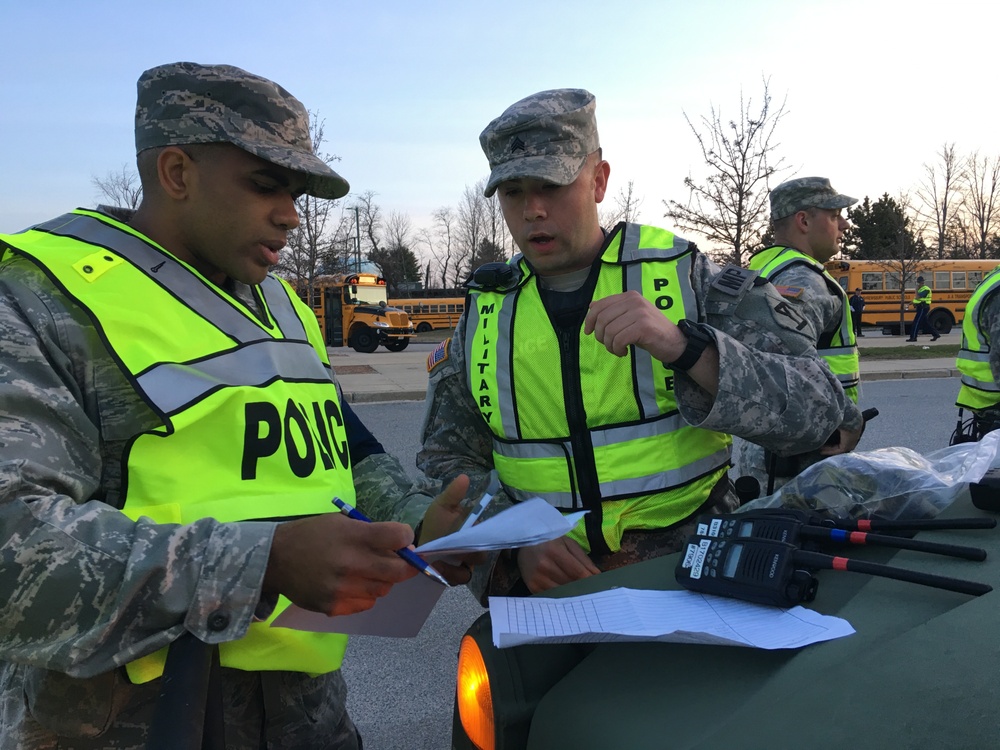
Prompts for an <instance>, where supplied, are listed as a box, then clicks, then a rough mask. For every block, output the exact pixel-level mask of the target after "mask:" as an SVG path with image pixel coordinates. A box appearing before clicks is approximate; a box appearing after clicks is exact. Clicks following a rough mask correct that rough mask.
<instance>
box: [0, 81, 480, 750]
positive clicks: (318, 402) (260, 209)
mask: <svg viewBox="0 0 1000 750" xmlns="http://www.w3.org/2000/svg"><path fill="white" fill-rule="evenodd" d="M309 132H310V131H309V120H308V117H307V114H306V110H305V108H304V107H303V105H302V104H301V102H299V101H298V100H297V99H295V98H294V97H293V96H292V95H291V94H289V93H288V92H287V91H286V90H285V89H283V88H282V87H281V86H279V85H277V84H275V83H273V82H271V81H268V80H266V79H264V78H260V77H259V76H255V75H253V74H251V73H247V72H246V71H244V70H240V69H239V68H235V67H232V66H228V65H214V66H205V65H199V64H196V63H175V64H169V65H162V66H159V67H156V68H152V69H150V70H147V71H146V72H145V73H143V75H142V76H141V77H140V78H139V81H138V102H137V106H136V117H135V140H136V151H137V162H138V169H139V177H140V179H141V181H142V189H143V196H142V203H141V205H140V206H139V208H138V210H136V211H130V210H125V209H116V208H107V207H102V208H100V209H98V210H83V209H77V210H75V211H71V212H70V213H67V214H65V215H63V216H60V217H58V218H56V219H53V220H51V221H48V222H45V223H44V224H41V225H38V226H35V227H32V228H30V229H28V230H25V231H23V232H20V233H18V234H7V235H0V341H2V342H3V345H2V346H0V446H2V451H0V550H2V553H0V560H2V561H0V591H3V603H2V606H0V748H3V750H15V749H16V750H42V749H44V750H55V748H57V747H59V748H111V747H113V748H118V749H119V750H139V749H140V748H144V747H145V746H146V743H147V740H148V739H149V734H150V731H149V727H150V723H151V721H152V718H153V712H154V710H155V709H156V707H157V706H158V705H162V704H158V700H157V696H158V694H159V692H160V689H161V687H163V686H166V687H167V688H171V689H172V686H173V685H174V684H175V683H176V682H177V677H178V675H177V674H174V675H173V679H166V678H163V679H161V675H162V674H163V672H164V654H165V652H166V651H167V647H168V646H171V644H176V643H180V644H181V645H185V646H187V645H194V646H196V644H197V642H198V641H200V642H202V643H204V644H213V645H215V644H218V645H219V648H218V654H219V657H220V659H221V668H219V669H218V670H217V671H218V674H219V679H218V684H217V687H218V690H217V691H215V690H213V695H212V698H210V700H209V701H208V703H209V705H210V706H218V709H219V710H218V711H214V712H210V713H212V714H214V720H217V721H218V723H219V724H221V725H222V726H223V727H224V731H225V743H226V746H227V747H232V748H264V747H267V748H270V749H272V750H274V749H276V748H288V749H289V750H291V749H292V748H295V749H296V750H298V749H300V748H336V749H337V750H357V748H360V746H361V740H360V738H359V736H358V733H357V731H356V729H355V727H354V725H353V723H352V722H351V719H350V717H349V716H348V713H347V708H346V690H347V688H346V686H345V684H344V679H343V677H342V676H341V672H340V669H339V667H340V663H341V659H342V656H343V653H344V648H345V646H346V636H342V635H337V634H333V633H305V632H301V631H296V630H290V629H287V628H272V627H270V624H269V621H270V620H271V619H272V618H273V617H274V616H276V615H277V614H278V613H279V612H280V611H282V610H283V609H285V608H286V607H287V606H288V604H289V601H291V602H294V603H295V604H298V605H299V606H301V607H304V608H306V609H310V610H315V611H319V612H323V613H326V614H349V613H353V612H359V611H362V610H365V609H368V608H370V607H372V606H373V605H374V603H375V601H376V599H377V598H378V597H380V596H383V595H385V594H386V593H387V592H388V591H389V590H390V588H391V587H392V586H393V585H394V584H397V583H400V582H401V581H404V580H406V579H408V578H410V577H411V576H413V575H414V574H415V570H414V568H413V567H411V566H410V565H408V564H407V563H406V562H404V561H403V560H402V559H400V557H399V556H398V555H397V554H396V550H399V549H400V548H402V547H405V546H407V545H409V544H410V543H411V542H412V541H413V530H412V529H411V527H410V525H407V524H404V523H396V522H375V523H370V524H369V523H364V522H362V521H358V520H353V519H351V518H348V517H347V516H346V515H344V514H341V513H339V512H336V509H335V508H334V506H333V505H331V499H332V498H333V497H334V496H338V495H339V496H340V497H341V498H343V499H344V500H345V501H347V502H348V503H352V504H357V505H358V506H360V507H361V508H362V509H363V511H364V512H366V513H367V514H368V515H370V516H372V517H374V518H376V519H383V520H388V519H390V518H392V517H393V516H394V515H395V514H394V512H393V511H394V508H396V507H397V506H400V505H401V501H402V500H403V499H404V497H405V498H406V503H407V504H408V505H407V507H408V508H409V509H410V510H411V511H412V515H411V517H410V518H408V519H406V520H408V521H409V523H411V524H413V525H415V524H416V523H417V522H418V521H420V520H421V517H423V523H424V526H425V527H428V528H430V529H431V530H432V531H433V529H438V532H437V534H440V533H441V531H440V530H441V529H442V528H445V527H448V526H449V524H451V523H452V522H457V521H458V520H459V518H460V516H461V511H460V510H459V509H458V502H459V501H460V500H461V498H462V497H463V495H464V494H465V491H466V489H467V487H468V480H467V479H465V478H464V477H463V478H458V479H456V481H455V482H454V483H453V485H452V486H451V487H450V488H449V490H448V491H447V492H446V493H444V494H443V495H441V496H440V498H439V499H438V500H437V501H435V502H434V503H433V504H431V499H430V498H429V497H426V496H421V497H417V496H408V492H409V485H410V482H409V480H408V479H407V477H406V473H405V472H404V471H403V470H402V467H401V466H400V465H399V462H398V461H396V460H395V459H394V458H393V457H392V456H389V455H388V454H386V453H385V451H384V450H383V448H382V446H381V445H380V444H379V443H378V441H377V440H376V439H375V438H374V436H373V435H372V434H371V433H370V432H369V431H368V430H367V429H366V428H365V426H364V425H363V424H362V423H361V421H360V420H359V419H358V417H357V416H356V415H355V414H354V412H353V411H352V410H351V409H350V406H349V405H348V404H347V403H346V402H344V401H343V400H342V399H341V397H340V395H339V393H338V388H337V386H336V383H335V381H334V380H333V376H332V371H331V367H330V363H329V358H328V355H327V352H326V347H325V345H324V344H323V341H322V337H321V335H320V331H319V326H318V325H317V321H316V316H315V315H314V314H313V312H312V310H311V309H310V308H309V307H307V306H306V305H304V304H303V303H302V302H301V301H300V300H299V299H298V296H297V295H296V294H295V292H294V291H293V290H292V289H291V288H290V287H289V285H288V284H287V283H285V282H284V281H282V280H280V279H279V278H278V277H276V276H273V275H271V274H269V273H268V269H269V268H270V267H271V266H273V265H274V264H276V263H277V262H278V257H279V253H280V252H281V250H282V248H283V246H284V245H285V243H286V241H287V240H288V235H289V232H291V231H292V230H294V229H295V228H296V227H297V226H298V223H299V217H298V214H297V211H296V205H295V199H296V198H298V197H299V196H300V195H303V194H308V195H313V196H316V197H319V198H328V199H333V198H339V197H342V196H343V195H345V194H346V193H347V192H348V189H349V188H348V184H347V182H346V181H345V180H344V179H343V178H342V177H341V176H340V175H338V174H337V173H336V172H334V171H333V170H332V169H330V167H329V166H327V164H326V163H324V162H323V161H322V160H320V159H318V158H317V157H316V156H315V155H314V153H313V149H312V143H311V140H310V137H309ZM428 504H431V507H430V509H429V510H428V511H427V514H426V515H424V510H425V509H427V506H428ZM452 525H453V524H452ZM444 570H445V571H446V572H447V573H448V574H449V575H452V576H454V581H455V582H456V583H465V582H466V581H468V580H469V576H470V575H471V571H469V570H468V569H464V570H463V569H461V568H459V567H454V568H451V569H449V568H445V569H444ZM171 651H172V653H173V654H180V653H181V652H180V651H178V650H176V649H171ZM195 651H196V654H195V656H197V653H211V650H210V649H207V648H205V647H197V646H196V649H195ZM208 663H209V662H208V661H204V662H202V660H201V659H200V658H194V659H193V660H191V663H190V664H182V666H192V665H199V668H200V665H202V664H205V665H207V664H208ZM196 671H197V670H196ZM213 671H216V670H213ZM161 683H162V684H161ZM182 684H183V683H182ZM183 698H184V699H188V701H189V703H182V705H184V708H183V710H184V712H185V715H183V716H182V715H177V716H175V717H172V716H170V715H167V716H165V717H164V719H163V721H164V722H165V723H164V725H163V726H162V727H161V729H165V730H167V731H172V730H174V729H176V728H181V727H186V726H188V725H189V722H187V721H185V720H186V719H187V718H188V716H187V714H188V713H189V712H191V713H194V712H196V711H197V709H198V706H197V705H196V701H197V699H196V698H195V696H193V695H191V696H187V695H185V696H183ZM216 699H217V701H216ZM201 703H202V705H203V706H204V705H205V702H204V701H202V702H201ZM220 714H221V715H220ZM193 726H194V730H195V731H197V730H200V726H199V725H198V724H197V723H195V724H194V725H193ZM159 739H160V740H161V741H163V742H164V743H165V744H170V743H169V742H167V741H166V740H165V739H164V737H162V736H161V737H159ZM196 741H197V740H196V738H194V737H192V736H190V735H189V736H186V737H184V738H176V742H175V743H173V744H172V746H173V747H178V748H181V747H185V748H188V747H201V744H200V742H199V743H198V744H197V745H196V744H191V743H192V742H196Z"/></svg>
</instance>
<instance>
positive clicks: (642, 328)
mask: <svg viewBox="0 0 1000 750" xmlns="http://www.w3.org/2000/svg"><path fill="white" fill-rule="evenodd" d="M596 106H597V105H596V99H595V97H594V95H593V94H591V93H590V92H588V91H585V90H583V89H554V90H549V91H541V92H539V93H536V94H532V95H531V96H528V97H526V98H524V99H522V100H520V101H518V102H516V103H514V104H512V105H511V106H510V107H508V108H507V109H506V110H505V111H504V112H503V113H502V114H501V115H499V116H498V117H497V118H496V119H494V120H493V121H492V122H490V124H489V125H487V126H486V128H485V129H484V130H483V132H482V133H481V134H480V136H479V142H480V145H481V146H482V149H483V152H484V153H485V155H486V158H487V160H488V162H489V166H490V170H491V172H490V176H489V179H488V181H487V183H486V189H485V195H486V196H487V197H490V196H492V195H494V193H495V194H496V196H497V198H498V199H499V202H500V207H501V209H502V210H503V214H504V220H505V221H506V223H507V227H508V228H509V229H510V232H511V235H512V237H513V238H514V242H515V243H516V244H517V247H518V249H519V250H520V253H519V254H518V255H516V256H515V257H514V258H513V259H512V260H511V261H510V263H503V264H496V263H495V264H487V265H486V266H483V267H481V268H479V269H478V270H477V271H476V272H475V273H474V274H473V277H472V280H471V286H470V303H469V305H468V307H467V309H466V311H465V314H464V315H463V316H462V318H461V320H460V321H459V323H458V326H457V327H456V329H455V334H454V336H453V337H452V338H451V339H450V340H449V341H447V342H444V343H442V345H441V346H440V347H439V348H438V350H437V351H435V352H434V353H433V354H432V356H431V357H430V358H429V359H428V367H429V370H430V382H429V388H428V396H427V399H428V406H427V418H426V421H425V426H424V432H423V448H422V450H421V452H420V453H419V454H418V466H420V467H421V468H422V469H423V470H424V471H425V472H426V473H427V474H428V476H431V477H436V478H440V479H443V478H445V477H450V476H454V475H455V474H457V473H460V472H461V473H466V474H469V475H470V479H472V480H473V485H474V487H476V488H477V489H478V488H479V487H481V486H483V485H485V484H486V482H487V479H488V477H489V475H490V472H491V470H493V469H495V470H496V473H497V475H498V476H499V480H500V484H501V490H500V491H499V492H497V493H495V495H496V499H495V500H494V501H493V503H492V505H491V506H490V507H489V508H488V510H487V512H489V513H493V512H497V511H499V510H500V509H502V508H506V507H510V506H511V504H512V503H516V502H521V501H524V500H528V499H530V498H532V497H541V498H543V499H544V500H546V501H547V502H549V503H551V504H552V505H553V506H554V507H556V508H558V509H559V510H561V511H564V512H571V511H574V510H587V511H589V512H588V513H587V515H586V516H585V517H584V519H583V520H581V521H580V522H579V523H578V524H577V526H576V527H575V528H574V529H573V530H572V531H571V532H570V533H569V534H567V535H566V536H564V537H562V538H560V539H557V540H553V541H551V542H546V543H543V544H539V545H535V546H531V547H522V548H520V549H519V550H517V551H516V553H515V552H514V551H510V550H508V551H505V552H503V553H501V554H499V555H497V556H495V558H494V560H493V562H494V565H493V567H492V568H489V567H488V566H479V567H478V568H477V569H476V571H477V572H476V575H475V576H474V578H473V585H472V588H473V590H474V592H475V593H476V594H477V595H478V596H480V597H481V600H484V599H483V598H484V597H485V596H486V595H490V594H510V593H521V594H527V593H529V592H538V591H545V590H547V589H550V588H552V587H553V586H558V585H560V584H564V583H567V582H570V581H574V580H577V579H580V578H584V577H587V576H591V575H595V574H598V573H600V572H601V571H604V570H610V569H612V568H618V567H621V566H623V565H628V564H630V563H634V562H638V561H640V560H645V559H650V558H652V557H655V556H657V555H663V554H667V553H670V552H674V551H677V550H678V549H680V548H681V546H682V545H683V544H684V542H685V540H686V538H687V535H688V534H689V533H690V532H691V531H692V530H693V529H694V520H693V519H694V518H695V517H696V516H698V515H699V514H701V513H720V512H726V511H729V510H732V509H734V508H735V507H736V506H737V499H736V496H735V494H734V492H733V488H732V484H731V482H730V481H729V478H728V468H729V462H730V450H729V449H730V437H729V434H730V433H731V434H738V435H742V436H743V437H746V438H748V439H751V440H760V441H762V442H763V443H765V444H766V445H768V447H770V448H773V449H775V450H779V451H790V450H792V449H793V448H794V447H796V446H799V447H802V448H805V449H808V448H818V447H819V446H821V445H822V444H823V441H824V440H826V438H827V437H828V436H829V435H830V434H831V433H833V432H835V431H836V430H837V427H838V426H840V425H841V424H842V422H843V417H844V413H845V410H846V409H847V404H848V403H849V399H848V398H847V396H846V395H845V394H844V390H843V387H842V386H841V385H840V383H839V382H838V381H837V379H836V378H835V377H834V376H833V375H832V374H831V373H830V370H829V368H828V367H827V366H826V365H825V364H823V363H822V361H821V360H819V359H818V358H817V357H816V351H815V349H814V348H813V347H812V345H811V343H810V342H809V340H808V338H807V337H806V336H805V335H804V334H803V332H802V330H801V329H803V328H805V327H807V323H806V322H805V321H804V320H803V319H802V317H801V316H800V315H799V314H798V313H797V311H796V310H794V309H792V306H791V305H789V304H788V303H787V302H786V301H785V300H783V299H782V298H781V296H780V295H778V294H777V292H776V291H775V290H774V288H773V287H772V286H771V285H770V284H767V283H766V282H762V281H761V280H760V279H759V277H758V276H757V274H756V273H753V272H749V271H746V270H745V269H741V268H738V267H736V266H729V267H727V268H725V269H720V268H719V267H718V266H716V265H715V264H714V263H713V262H712V261H711V260H709V259H708V258H707V257H706V256H705V255H704V254H703V253H701V252H700V251H698V249H697V248H696V247H695V246H694V244H693V243H691V242H688V241H687V240H685V239H683V238H681V237H678V236H677V235H675V234H674V233H673V232H670V231H668V230H666V229H660V228H658V227H654V226H648V225H640V224H632V223H624V222H623V223H620V224H618V225H617V226H614V227H606V228H602V227H601V224H600V220H599V218H598V210H597V209H598V204H599V203H600V202H601V201H602V200H603V199H604V196H605V194H606V191H607V188H608V179H609V174H610V171H611V168H610V166H609V164H608V162H607V161H605V160H604V158H603V156H602V151H601V144H600V139H599V137H598V130H597V120H596V115H595V110H596ZM851 427H853V425H851ZM484 603H485V600H484Z"/></svg>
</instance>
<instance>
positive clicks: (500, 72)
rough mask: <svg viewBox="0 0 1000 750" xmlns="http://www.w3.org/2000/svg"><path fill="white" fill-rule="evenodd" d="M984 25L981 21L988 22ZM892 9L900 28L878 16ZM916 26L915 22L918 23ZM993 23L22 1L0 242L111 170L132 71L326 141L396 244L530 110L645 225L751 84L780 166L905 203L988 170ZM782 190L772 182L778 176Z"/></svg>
mask: <svg viewBox="0 0 1000 750" xmlns="http://www.w3.org/2000/svg"><path fill="white" fill-rule="evenodd" d="M991 6H992V8H993V9H989V10H986V9H985V8H987V7H991ZM900 7H903V8H905V10H904V11H903V13H905V15H904V16H900V15H899V14H898V11H897V10H896V9H897V8H900ZM924 8H931V9H932V10H924ZM995 8H996V6H993V4H992V3H990V4H987V3H985V2H972V1H971V0H953V1H952V2H949V3H945V4H935V5H926V4H914V3H910V4H903V3H899V2H889V1H888V0H841V1H840V2H827V1H826V0H798V2H794V1H792V0H761V1H759V2H753V1H752V0H747V1H745V2H722V1H720V0H701V2H693V1H691V0H688V1H686V2H677V1H675V0H656V1H648V2H647V1H645V0H643V1H640V2H629V1H628V0H622V1H621V2H618V3H608V2H606V0H605V1H604V2H595V1H594V0H572V1H568V2H549V1H547V0H533V1H529V2H524V1H523V0H510V1H509V2H504V3H496V4H485V3H479V2H474V0H465V1H464V2H451V1H450V0H412V1H411V2H402V1H399V0H387V1H386V2H378V0H367V1H365V0H360V1H357V0H355V1H354V2H343V1H342V0H299V1H298V2H285V3H278V2H269V3H265V2H260V1H259V0H244V1H243V2H213V1H212V0H202V1H201V2H190V0H171V2H165V3H161V2H141V1H136V0H133V1H132V2H122V1H121V0H93V1H92V2H89V3H70V2H61V1H59V2H57V1H54V0H36V1H35V2H16V3H15V2H6V3H4V4H3V7H2V9H0V27H2V28H3V29H4V45H3V48H4V54H3V61H2V62H0V95H2V103H3V104H2V107H0V175H2V177H3V180H2V186H0V232H10V231H17V230H19V229H22V228H24V227H26V226H28V225H30V224H32V223H36V222H39V221H43V220H45V219H47V218H50V217H51V216H54V215H57V214H60V213H63V212H64V211H66V210H69V209H71V208H74V207H76V206H90V205H93V204H94V203H95V202H96V201H95V198H96V195H95V191H94V189H93V187H92V185H91V178H92V177H93V176H94V175H99V176H104V175H105V174H106V173H107V172H108V171H110V170H116V169H119V168H120V167H121V166H122V165H123V164H126V163H130V164H131V163H132V160H133V158H134V153H133V140H132V117H133V112H134V106H135V81H136V79H137V78H138V77H139V75H140V73H141V72H142V71H143V70H145V69H146V68H149V67H152V66H154V65H158V64H161V63H165V62H173V61H177V60H192V61H196V62H202V63H229V64H233V65H237V66H240V67H243V68H246V69H248V70H250V71H253V72H254V73H257V74H260V75H263V76H266V77H268V78H272V79H273V80H275V81H277V82H279V83H280V84H282V85H283V86H285V87H286V88H287V89H289V90H290V91H291V92H292V93H293V94H295V95H296V96H297V97H298V98H299V99H301V100H302V101H303V102H304V103H305V105H306V106H307V107H308V108H309V109H312V110H316V111H318V112H319V114H320V116H321V117H323V118H324V119H325V120H326V138H327V143H326V150H327V151H328V152H331V153H334V154H337V155H339V156H340V157H341V161H340V163H339V164H338V165H337V167H336V168H337V170H338V171H339V172H340V173H341V174H342V175H344V177H346V178H347V179H348V180H349V181H350V183H351V187H352V190H353V191H355V192H364V191H367V190H373V191H375V193H377V198H376V201H377V202H378V203H379V204H380V205H381V206H382V207H383V209H384V210H385V211H386V212H389V211H400V212H405V213H408V214H409V215H410V217H411V219H412V220H413V224H414V226H415V227H420V226H424V225H427V224H429V215H430V213H431V212H432V211H433V210H434V209H436V208H438V207H440V206H444V205H452V206H454V205H457V204H458V202H459V199H460V197H461V195H462V192H463V190H464V188H465V186H466V185H472V184H473V183H475V182H476V181H477V180H479V179H481V178H482V177H484V176H485V174H486V172H487V169H486V161H485V158H484V157H483V155H482V152H481V151H480V150H479V144H478V135H479V132H480V131H481V130H482V128H483V127H484V126H485V125H486V124H487V123H488V122H489V121H490V120H491V119H492V118H493V117H495V116H496V115H498V114H499V113H500V112H501V111H503V109H504V108H506V107H507V106H508V105H509V104H511V103H512V102H514V101H515V100H517V99H520V98H521V97H523V96H526V95H528V94H530V93H533V92H535V91H539V90H542V89H546V88H556V87H564V86H566V87H579V88H586V89H589V90H590V91H592V92H594V94H596V96H597V116H598V123H599V126H600V130H601V141H602V145H603V146H604V153H605V158H607V159H608V160H609V161H610V162H611V167H612V170H611V180H612V182H611V193H612V195H613V194H615V193H617V191H618V188H619V187H621V186H623V185H624V184H625V183H627V182H628V180H629V179H631V180H633V181H634V183H635V190H636V193H637V194H638V195H639V196H640V197H642V198H643V204H642V212H641V218H642V219H643V220H645V221H647V222H650V223H661V224H663V223H666V220H664V219H663V218H662V214H663V206H662V203H661V201H662V199H664V198H674V199H679V200H684V199H686V191H685V189H684V187H683V179H684V177H685V176H686V175H687V174H688V172H689V171H693V172H694V173H695V175H696V176H697V174H698V171H699V169H700V167H701V158H700V154H699V152H698V150H697V145H696V143H695V140H694V138H693V136H692V135H691V133H690V131H689V130H688V127H687V124H686V123H685V121H684V116H683V112H685V111H686V112H687V113H688V114H689V115H690V116H691V117H692V119H695V118H697V117H698V116H700V115H702V114H707V113H708V111H709V106H710V105H711V104H713V103H714V104H715V105H717V106H719V107H721V110H722V113H723V116H724V117H726V116H729V115H732V116H737V114H738V112H737V107H738V102H739V95H740V89H741V87H742V89H743V90H744V92H745V93H746V94H748V95H751V96H753V97H757V96H758V95H759V93H760V90H761V83H760V82H761V78H762V76H768V77H770V80H771V92H772V94H773V95H774V97H775V99H776V100H778V101H780V100H781V99H782V98H783V97H784V96H785V95H786V94H787V105H786V106H787V111H788V114H787V116H786V117H785V119H784V121H783V123H782V125H781V126H780V128H779V131H778V140H779V141H780V143H781V144H782V146H781V149H780V153H781V154H783V155H784V156H785V157H786V160H787V162H788V163H789V164H790V165H791V166H792V167H793V171H794V172H796V173H797V174H798V175H800V176H804V175H810V174H819V175H825V176H828V177H830V178H831V179H832V181H833V184H834V186H835V187H837V188H838V189H839V190H841V191H842V192H845V193H847V194H849V195H854V196H857V197H859V198H860V197H863V196H864V195H866V194H867V195H871V196H873V197H874V196H877V195H880V194H881V193H883V192H889V193H890V194H895V193H897V192H898V191H900V190H904V189H908V188H912V187H914V186H915V185H916V184H917V182H918V181H919V180H920V178H921V176H922V165H923V164H924V163H925V162H930V161H933V160H934V159H935V158H936V153H937V152H938V151H939V150H940V148H941V145H942V144H943V143H944V142H945V141H949V142H950V141H954V142H955V143H956V144H957V146H958V148H959V150H960V151H961V152H963V153H967V152H968V151H970V150H973V149H979V150H980V151H981V152H982V153H984V154H990V155H996V154H1000V128H998V127H997V125H996V122H995V121H996V114H997V109H998V108H997V106H996V104H995V103H994V99H995V95H994V81H995V79H996V72H997V64H996V57H995V53H994V52H993V50H994V49H995V38H996V33H997V28H998V23H997V22H998V21H1000V11H998V10H996V9H995ZM787 176H791V173H789V174H788V175H787Z"/></svg>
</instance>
